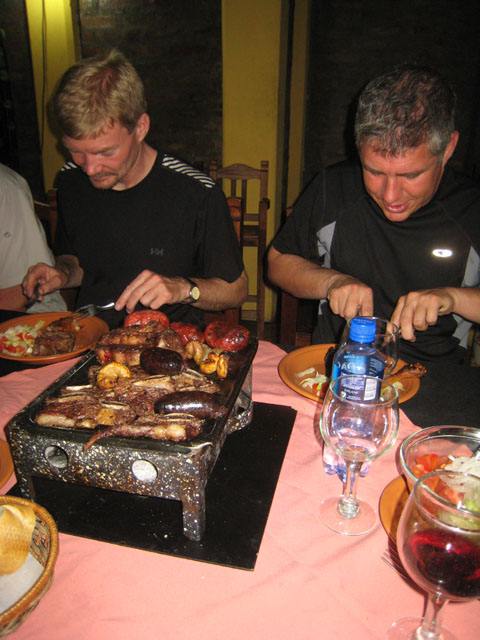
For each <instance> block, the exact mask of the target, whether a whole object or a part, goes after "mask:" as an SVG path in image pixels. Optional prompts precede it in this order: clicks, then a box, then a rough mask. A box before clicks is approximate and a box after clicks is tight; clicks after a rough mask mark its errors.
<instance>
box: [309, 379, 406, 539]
mask: <svg viewBox="0 0 480 640" xmlns="http://www.w3.org/2000/svg"><path fill="white" fill-rule="evenodd" d="M352 385H353V386H356V387H357V389H358V387H362V388H370V389H372V388H373V387H374V388H376V394H375V395H374V397H372V399H370V400H349V399H348V397H347V396H348V394H347V393H346V392H345V389H348V388H349V387H350V388H351V387H352ZM319 426H320V433H321V435H322V438H323V440H324V441H325V444H326V445H327V447H329V448H330V449H332V450H333V451H334V452H335V453H336V454H337V455H338V456H339V457H340V458H341V459H342V460H343V461H344V462H345V467H346V475H345V479H344V481H343V495H342V496H341V497H338V496H336V497H333V498H329V499H327V500H324V501H323V502H322V504H321V505H320V517H321V518H322V520H323V522H324V524H325V525H326V526H327V527H329V528H330V529H332V530H333V531H336V532H338V533H341V534H343V535H360V534H363V533H367V532H368V531H370V530H371V529H372V527H373V526H374V525H375V522H376V519H377V517H376V514H375V511H374V509H373V508H372V507H371V506H370V505H369V504H368V503H367V502H365V501H364V500H359V499H358V498H357V496H356V490H357V480H358V474H359V472H360V470H361V468H362V465H363V464H364V462H366V461H371V460H374V459H375V458H378V457H380V456H381V455H383V454H384V453H386V452H387V451H388V450H389V449H390V447H391V446H392V445H393V443H394V442H395V440H396V437H397V434H398V394H397V390H396V388H395V387H394V386H393V385H392V384H390V383H389V382H386V381H385V380H381V379H379V378H375V377H373V376H360V375H343V376H339V377H338V378H335V379H334V380H332V381H331V382H330V384H329V387H328V391H327V393H326V395H325V399H324V402H323V408H322V411H321V414H320V420H319Z"/></svg>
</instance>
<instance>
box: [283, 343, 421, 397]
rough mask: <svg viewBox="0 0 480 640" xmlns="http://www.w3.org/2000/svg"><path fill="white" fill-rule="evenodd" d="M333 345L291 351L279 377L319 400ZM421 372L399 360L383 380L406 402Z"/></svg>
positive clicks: (416, 365)
mask: <svg viewBox="0 0 480 640" xmlns="http://www.w3.org/2000/svg"><path fill="white" fill-rule="evenodd" d="M335 348H336V346H335V345H334V344H314V345H311V346H308V347H302V348H301V349H296V350H295V351H291V352H290V353H288V354H287V355H286V356H285V357H284V358H282V360H281V361H280V363H279V365H278V373H279V375H280V378H281V379H282V380H283V382H284V383H285V384H286V385H287V386H289V387H290V388H291V389H293V390H294V391H296V392H297V393H299V394H300V395H302V396H305V398H310V399H311V400H315V401H318V400H319V399H320V400H321V399H322V398H323V397H324V396H325V393H326V392H327V388H328V383H329V382H330V379H329V377H328V376H327V368H328V365H326V360H327V361H328V359H331V358H332V357H333V353H334V351H335ZM330 366H331V362H330ZM425 373H426V369H425V367H423V366H422V365H420V364H418V363H417V364H411V365H410V364H406V363H405V362H404V361H403V360H399V361H398V363H397V366H396V367H395V369H394V371H393V372H392V373H391V375H390V376H388V378H386V379H387V380H388V381H389V382H392V383H393V384H395V386H396V387H397V390H398V400H399V402H406V401H407V400H410V398H412V397H413V396H414V395H415V394H416V393H417V391H418V390H419V388H420V378H421V377H422V376H423V375H425Z"/></svg>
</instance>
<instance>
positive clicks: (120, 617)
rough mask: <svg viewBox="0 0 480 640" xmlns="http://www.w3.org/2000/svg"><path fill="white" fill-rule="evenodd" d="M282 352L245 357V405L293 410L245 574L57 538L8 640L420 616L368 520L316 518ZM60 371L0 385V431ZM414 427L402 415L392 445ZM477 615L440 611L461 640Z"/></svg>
mask: <svg viewBox="0 0 480 640" xmlns="http://www.w3.org/2000/svg"><path fill="white" fill-rule="evenodd" d="M283 355H284V354H283V352H282V351H281V350H280V349H278V348H277V347H275V346H274V345H272V344H270V343H266V342H261V343H260V346H259V351H258V354H257V356H256V358H255V362H254V370H253V375H254V399H255V400H257V401H261V402H269V403H275V404H283V405H290V406H292V407H293V408H294V409H296V410H297V412H298V414H297V419H296V422H295V426H294V429H293V432H292V436H291V439H290V443H289V446H288V450H287V453H286V457H285V460H284V463H283V467H282V471H281V474H280V478H279V482H278V485H277V489H276V492H275V497H274V500H273V504H272V508H271V511H270V515H269V519H268V522H267V526H266V530H265V534H264V537H263V540H262V544H261V547H260V553H259V557H258V560H257V564H256V567H255V570H254V571H251V572H249V571H242V570H239V569H231V568H226V567H222V566H217V565H210V564H205V563H202V562H195V561H192V560H184V559H179V558H174V557H170V556H166V555H161V554H156V553H149V552H145V551H138V550H135V549H129V548H125V547H119V546H116V545H110V544H105V543H101V542H97V541H95V540H87V539H82V538H77V537H74V536H68V535H64V534H60V552H59V557H58V561H57V564H56V568H55V578H54V581H53V584H52V587H51V589H50V591H49V592H48V593H47V594H46V595H45V597H44V598H43V599H42V600H41V602H40V604H39V606H38V607H37V609H36V610H35V611H33V613H31V615H30V616H29V617H28V618H27V620H26V621H25V622H24V623H23V624H22V626H21V627H20V628H19V629H18V631H16V632H15V633H14V634H12V636H11V637H12V639H13V638H15V640H27V639H28V640H52V639H55V640H100V639H101V640H110V639H113V638H115V640H132V639H134V638H139V639H141V640H158V639H159V638H162V639H163V640H179V639H184V638H185V639H186V638H189V639H190V638H195V640H200V639H202V638H205V639H207V638H208V639H214V640H215V639H217V638H222V639H223V638H228V639H229V640H237V639H238V640H245V638H251V639H254V640H269V639H270V638H272V639H273V638H275V639H276V640H283V639H285V640H290V639H293V638H294V639H295V640H311V639H312V638H330V637H331V638H341V639H344V638H352V639H353V638H355V639H356V640H358V639H365V640H373V639H376V638H378V639H383V638H384V637H385V633H386V631H387V629H388V627H389V626H390V624H391V623H392V622H393V621H394V620H396V619H398V618H400V617H404V616H407V615H420V614H421V612H422V608H423V596H422V594H421V593H420V592H418V591H416V590H415V589H413V588H412V587H411V586H410V585H409V584H408V583H407V582H405V581H404V579H402V578H401V577H400V575H399V574H398V573H396V572H395V571H394V570H393V569H391V568H390V567H388V566H387V564H385V563H384V562H383V561H382V560H381V555H382V552H383V551H384V550H385V549H386V547H387V535H386V533H385V531H384V530H383V528H382V526H381V524H380V523H379V524H378V526H377V527H376V529H375V530H374V531H373V532H372V533H370V534H369V535H367V536H360V537H342V536H340V535H338V534H335V533H332V532H331V531H329V530H328V529H326V528H325V527H324V526H323V525H322V523H321V521H320V520H319V518H318V516H317V511H318V506H319V503H320V501H321V499H322V498H323V497H324V496H326V495H333V494H334V493H339V492H340V482H339V481H338V480H337V479H336V478H334V477H329V476H326V475H325V474H324V472H323V469H322V459H321V449H320V447H319V445H318V443H317V441H316V439H315V436H314V432H313V422H314V414H315V408H316V406H315V403H314V402H312V401H310V400H307V399H304V398H302V397H300V396H298V395H297V394H296V393H295V392H293V391H291V390H290V389H289V388H288V387H286V386H285V385H284V384H283V382H282V381H281V380H280V379H279V377H278V374H277V365H278V362H279V361H280V359H281V358H282V356H283ZM70 366H71V362H70V363H61V364H58V365H52V366H49V367H44V368H42V369H40V370H37V371H33V370H27V371H23V372H18V373H13V374H11V375H9V376H7V377H5V378H2V379H0V426H3V425H4V424H5V423H6V422H7V420H8V419H9V418H11V417H12V416H13V415H15V414H16V413H17V411H18V410H20V409H21V408H22V407H23V406H24V405H25V404H26V403H27V402H28V401H29V400H31V399H32V398H33V397H35V396H36V395H38V393H39V392H40V390H41V389H43V388H45V387H46V386H47V385H48V384H49V383H50V382H51V381H52V380H54V379H56V378H57V377H58V376H59V375H60V374H61V373H62V372H63V371H64V370H66V369H67V368H68V367H70ZM414 428H415V427H414V426H413V425H412V424H411V422H410V421H409V420H408V418H406V416H405V415H404V414H403V412H402V416H401V425H400V439H399V441H400V440H401V439H402V438H404V437H405V436H406V435H408V434H409V433H411V431H412V430H413V429H414ZM396 449H397V446H396V447H394V448H393V449H392V450H391V451H390V452H389V453H388V454H386V455H385V456H384V457H383V458H380V459H379V460H377V461H375V462H374V464H373V466H372V469H371V470H370V472H369V474H368V476H367V477H366V478H364V479H361V480H360V483H359V494H360V495H364V496H366V495H367V493H368V494H369V496H370V495H373V499H375V500H377V501H378V499H379V497H380V494H381V492H382V490H383V488H384V487H385V486H386V485H387V484H388V483H389V482H390V481H391V480H392V479H394V478H395V477H396V476H397V475H398V471H397V469H396V465H395V451H396ZM13 482H14V479H13V478H11V480H10V481H9V483H7V485H6V486H4V487H3V489H2V491H7V490H8V488H9V487H10V486H11V485H12V484H13ZM207 526H208V522H207ZM479 615H480V606H479V603H478V601H475V602H469V603H458V604H450V605H448V607H447V610H446V614H445V624H446V625H447V626H449V627H450V628H451V629H452V630H454V631H455V632H456V634H457V635H458V637H459V638H461V639H462V640H477V639H478V637H479V632H478V622H479V619H480V618H479Z"/></svg>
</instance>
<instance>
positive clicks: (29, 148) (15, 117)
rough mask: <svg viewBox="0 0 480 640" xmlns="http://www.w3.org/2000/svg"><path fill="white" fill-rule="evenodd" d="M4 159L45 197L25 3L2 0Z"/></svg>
mask: <svg viewBox="0 0 480 640" xmlns="http://www.w3.org/2000/svg"><path fill="white" fill-rule="evenodd" d="M0 28H1V29H2V31H3V37H2V38H1V39H0V40H1V43H2V48H1V53H2V59H1V62H0V90H1V105H0V162H2V163H3V164H6V165H8V166H9V167H11V168H12V169H14V170H15V171H18V173H20V174H21V175H23V176H24V178H25V179H26V180H27V182H28V183H29V185H30V189H31V190H32V193H33V195H34V197H35V198H43V196H44V194H43V174H42V162H41V153H40V136H39V133H38V121H37V110H36V105H35V90H34V86H33V72H32V65H31V55H30V44H29V39H28V25H27V16H26V12H25V5H24V3H23V2H21V1H19V0H0Z"/></svg>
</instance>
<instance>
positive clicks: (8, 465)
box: [0, 439, 13, 487]
mask: <svg viewBox="0 0 480 640" xmlns="http://www.w3.org/2000/svg"><path fill="white" fill-rule="evenodd" d="M12 473H13V460H12V456H11V454H10V447H9V446H8V444H7V443H6V442H5V440H1V439H0V487H3V485H4V484H5V483H6V481H7V480H8V479H9V478H10V476H11V475H12Z"/></svg>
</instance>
